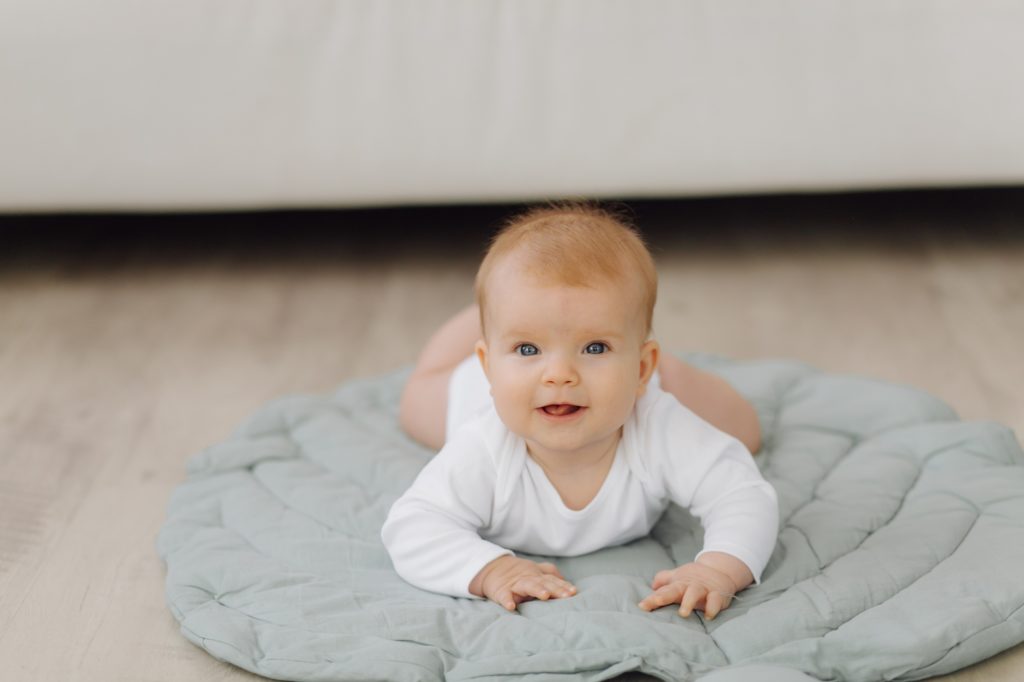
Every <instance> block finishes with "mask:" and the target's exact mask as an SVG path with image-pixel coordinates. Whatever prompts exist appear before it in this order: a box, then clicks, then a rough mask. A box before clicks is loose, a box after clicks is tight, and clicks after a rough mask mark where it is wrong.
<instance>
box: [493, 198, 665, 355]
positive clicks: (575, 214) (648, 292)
mask: <svg viewBox="0 0 1024 682" xmlns="http://www.w3.org/2000/svg"><path fill="white" fill-rule="evenodd" d="M510 259H511V260H514V261H515V262H516V265H517V266H518V267H519V268H521V269H522V271H523V272H524V273H526V274H527V275H530V276H532V277H533V278H534V279H535V280H536V281H537V282H539V283H542V284H547V285H552V286H567V287H590V286H593V285H594V284H596V283H611V284H613V285H615V286H621V287H623V288H624V289H626V290H628V291H630V292H631V293H633V295H634V296H635V298H634V301H633V305H634V309H635V311H636V313H637V314H638V315H639V319H640V321H641V325H642V328H643V331H642V335H643V337H644V338H646V337H647V336H649V335H650V333H651V325H652V319H653V315H654V303H655V300H656V299H657V296H658V274H657V272H656V270H655V268H654V260H653V259H652V258H651V254H650V252H649V251H648V250H647V246H646V245H645V244H644V242H643V240H642V239H641V238H640V235H639V234H637V232H636V230H634V229H633V228H632V227H631V226H629V225H628V224H627V223H626V222H625V221H624V220H623V219H622V218H620V217H619V216H616V215H614V214H612V213H610V212H608V211H605V210H602V209H600V208H598V207H596V206H594V205H592V204H584V203H561V204H554V205H552V206H546V207H539V208H534V209H531V210H528V211H526V212H525V213H522V214H519V215H517V216H514V217H513V218H512V219H511V220H509V221H508V222H507V223H505V226H504V227H503V228H502V229H501V230H499V231H498V233H497V234H496V235H495V236H494V239H493V240H492V241H491V246H490V248H489V249H488V251H487V254H486V256H484V259H483V262H481V263H480V269H479V270H478V271H477V274H476V301H477V304H478V305H479V306H480V324H481V327H482V328H483V330H484V334H485V335H486V333H487V319H486V318H487V313H488V305H487V304H488V280H489V279H490V276H491V274H492V272H494V270H495V268H496V267H497V266H498V264H499V263H502V262H503V261H507V260H510Z"/></svg>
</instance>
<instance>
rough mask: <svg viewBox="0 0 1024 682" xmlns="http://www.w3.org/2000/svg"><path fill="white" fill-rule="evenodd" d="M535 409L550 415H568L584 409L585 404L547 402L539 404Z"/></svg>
mask: <svg viewBox="0 0 1024 682" xmlns="http://www.w3.org/2000/svg"><path fill="white" fill-rule="evenodd" d="M537 409H539V410H540V411H541V412H543V413H544V414H546V415H549V416H552V417H568V416H569V415H573V414H576V413H578V412H579V411H580V410H583V409H585V406H583V405H576V404H575V403H548V404H547V405H541V406H540V407H539V408H537Z"/></svg>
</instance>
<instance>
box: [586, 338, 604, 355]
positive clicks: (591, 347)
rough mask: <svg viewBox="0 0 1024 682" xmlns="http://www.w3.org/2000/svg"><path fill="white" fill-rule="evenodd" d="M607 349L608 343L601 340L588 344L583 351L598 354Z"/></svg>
mask: <svg viewBox="0 0 1024 682" xmlns="http://www.w3.org/2000/svg"><path fill="white" fill-rule="evenodd" d="M606 350H608V344H606V343H602V342H601V341H595V342H594V343H591V344H588V345H587V349H586V350H585V351H584V352H585V353H587V354H588V355H600V354H601V353H604V352H605V351H606Z"/></svg>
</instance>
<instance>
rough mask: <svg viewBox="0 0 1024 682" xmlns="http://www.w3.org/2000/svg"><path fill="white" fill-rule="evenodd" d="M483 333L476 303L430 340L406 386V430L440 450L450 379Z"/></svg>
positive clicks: (401, 414) (402, 419) (402, 413)
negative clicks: (481, 332)
mask: <svg viewBox="0 0 1024 682" xmlns="http://www.w3.org/2000/svg"><path fill="white" fill-rule="evenodd" d="M480 335H481V334H480V312H479V308H477V307H476V305H471V306H468V307H467V308H464V309H463V310H461V311H459V312H458V313H456V314H455V316H454V317H452V318H451V319H449V320H448V321H447V322H445V323H444V324H443V325H442V326H441V328H440V329H438V330H437V331H436V332H434V335H433V336H432V337H430V340H429V341H427V345H426V347H424V349H423V352H421V353H420V357H419V359H418V360H417V361H416V367H415V368H414V369H413V371H412V375H411V376H410V377H409V381H408V382H407V383H406V384H405V388H404V389H403V390H402V398H401V401H400V403H399V406H398V421H399V423H400V424H401V426H402V428H403V429H404V430H405V432H406V433H408V434H409V435H410V436H412V437H413V438H415V439H416V440H418V441H419V442H421V443H423V444H424V445H426V446H427V447H430V448H434V449H435V450H440V449H441V446H442V445H444V436H445V433H444V431H445V416H446V415H447V413H448V379H449V378H450V377H451V375H452V371H453V370H454V369H455V367H456V366H457V365H458V364H459V363H460V362H462V361H463V360H465V359H466V358H467V357H469V356H470V355H472V354H473V347H474V346H475V345H476V342H477V340H478V339H479V338H480Z"/></svg>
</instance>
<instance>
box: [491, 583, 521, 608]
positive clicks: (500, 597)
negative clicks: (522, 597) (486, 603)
mask: <svg viewBox="0 0 1024 682" xmlns="http://www.w3.org/2000/svg"><path fill="white" fill-rule="evenodd" d="M489 596H490V598H491V601H493V602H494V603H496V604H499V605H501V606H503V607H504V608H505V610H507V611H515V610H516V597H515V594H514V593H513V592H512V590H511V589H509V588H508V587H499V588H498V589H496V590H495V591H494V594H493V595H489Z"/></svg>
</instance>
